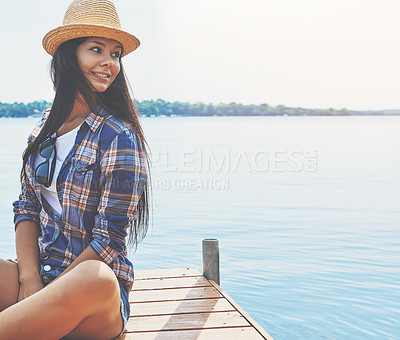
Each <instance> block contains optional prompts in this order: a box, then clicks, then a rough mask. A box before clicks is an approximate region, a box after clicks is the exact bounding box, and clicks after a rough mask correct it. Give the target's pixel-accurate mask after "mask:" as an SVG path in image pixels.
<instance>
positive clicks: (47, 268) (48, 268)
mask: <svg viewBox="0 0 400 340" xmlns="http://www.w3.org/2000/svg"><path fill="white" fill-rule="evenodd" d="M43 269H44V271H45V272H48V271H50V269H51V266H49V265H48V264H46V265H45V266H44V267H43Z"/></svg>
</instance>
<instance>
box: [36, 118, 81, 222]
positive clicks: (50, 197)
mask: <svg viewBox="0 0 400 340" xmlns="http://www.w3.org/2000/svg"><path fill="white" fill-rule="evenodd" d="M81 125H82V124H81ZM81 125H79V126H77V127H76V128H75V129H73V130H71V131H69V132H67V133H65V134H63V135H61V136H59V137H57V140H56V151H57V152H56V153H57V159H56V166H55V170H54V176H53V181H52V182H51V185H50V186H49V187H48V188H46V187H45V186H44V185H41V186H40V192H41V194H42V196H43V197H44V198H45V199H46V201H47V202H48V203H49V204H50V206H51V207H52V208H53V210H54V211H55V212H57V213H58V214H60V215H61V213H62V207H61V204H60V201H59V200H58V195H57V188H56V184H57V177H58V174H59V173H60V170H61V166H62V164H63V163H64V161H65V158H66V157H67V156H68V154H69V152H70V151H71V149H72V148H73V146H74V145H75V139H76V135H77V134H78V130H79V128H80V127H81ZM53 158H54V152H53V153H52V155H51V158H50V160H49V162H50V165H51V162H52V160H53ZM44 161H45V159H44V158H43V157H42V156H40V154H39V152H37V153H36V157H35V161H34V169H36V168H37V166H38V165H39V164H40V163H42V162H44Z"/></svg>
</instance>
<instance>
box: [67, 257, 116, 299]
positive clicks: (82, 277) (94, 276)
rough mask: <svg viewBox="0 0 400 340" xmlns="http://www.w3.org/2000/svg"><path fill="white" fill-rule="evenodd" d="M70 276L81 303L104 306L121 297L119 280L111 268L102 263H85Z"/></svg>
mask: <svg viewBox="0 0 400 340" xmlns="http://www.w3.org/2000/svg"><path fill="white" fill-rule="evenodd" d="M68 274H70V275H69V276H70V277H69V280H68V281H71V283H72V286H73V287H75V289H74V294H73V295H74V296H75V298H77V299H79V300H80V301H85V302H86V303H88V304H94V305H96V304H102V305H104V304H107V303H108V302H110V303H112V301H113V300H115V298H116V296H118V297H119V285H118V280H117V278H116V276H115V274H114V272H113V271H112V270H111V268H110V267H109V266H108V265H107V264H105V263H104V262H102V261H99V260H87V261H84V262H82V263H80V264H79V265H77V266H76V267H75V268H74V269H72V270H71V271H70V272H69V273H68ZM72 286H71V288H72Z"/></svg>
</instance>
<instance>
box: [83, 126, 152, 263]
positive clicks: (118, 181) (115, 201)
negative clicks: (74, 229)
mask: <svg viewBox="0 0 400 340" xmlns="http://www.w3.org/2000/svg"><path fill="white" fill-rule="evenodd" d="M100 164H101V171H102V173H101V177H100V178H101V179H100V187H101V198H100V202H99V205H98V207H97V215H96V216H95V218H94V222H95V223H94V227H93V229H92V233H93V241H92V242H91V243H90V244H89V246H90V247H91V248H92V249H93V250H94V252H95V253H96V254H97V255H98V256H99V258H100V259H101V260H102V261H103V262H105V263H107V264H108V265H110V264H111V263H112V262H113V261H114V260H115V258H116V257H117V256H118V255H119V254H120V253H122V252H124V251H125V249H126V243H125V238H126V236H127V228H128V227H129V225H130V224H131V223H133V220H134V219H135V217H136V214H137V212H136V210H137V204H138V202H139V199H140V196H141V194H142V192H143V188H144V185H145V182H146V178H147V173H146V167H145V163H144V158H143V155H142V150H141V145H140V141H139V140H138V138H137V137H136V136H135V135H134V134H133V133H131V132H129V131H123V132H121V133H119V134H118V135H117V136H116V137H115V138H114V139H113V140H112V141H111V144H110V146H109V147H108V149H107V151H106V152H105V154H104V156H103V158H102V160H101V162H100Z"/></svg>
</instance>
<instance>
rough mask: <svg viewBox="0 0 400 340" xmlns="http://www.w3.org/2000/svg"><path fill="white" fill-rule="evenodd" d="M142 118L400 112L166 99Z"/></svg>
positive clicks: (20, 106) (15, 109)
mask: <svg viewBox="0 0 400 340" xmlns="http://www.w3.org/2000/svg"><path fill="white" fill-rule="evenodd" d="M136 104H137V107H138V110H139V112H140V115H141V116H142V117H158V116H283V115H287V116H304V115H305V116H346V115H399V114H400V110H382V111H354V110H347V109H345V108H343V109H340V110H337V109H332V108H330V109H304V108H301V107H287V106H284V105H278V106H271V105H268V104H261V105H243V104H237V103H229V104H216V105H213V104H204V103H194V104H190V103H184V102H178V101H175V102H167V101H165V100H162V99H157V100H143V101H136ZM50 106H51V102H47V101H44V100H41V101H34V102H32V103H27V104H24V103H13V104H7V103H1V102H0V117H29V116H36V115H39V114H40V113H41V112H42V111H43V110H44V109H46V108H49V107H50Z"/></svg>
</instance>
